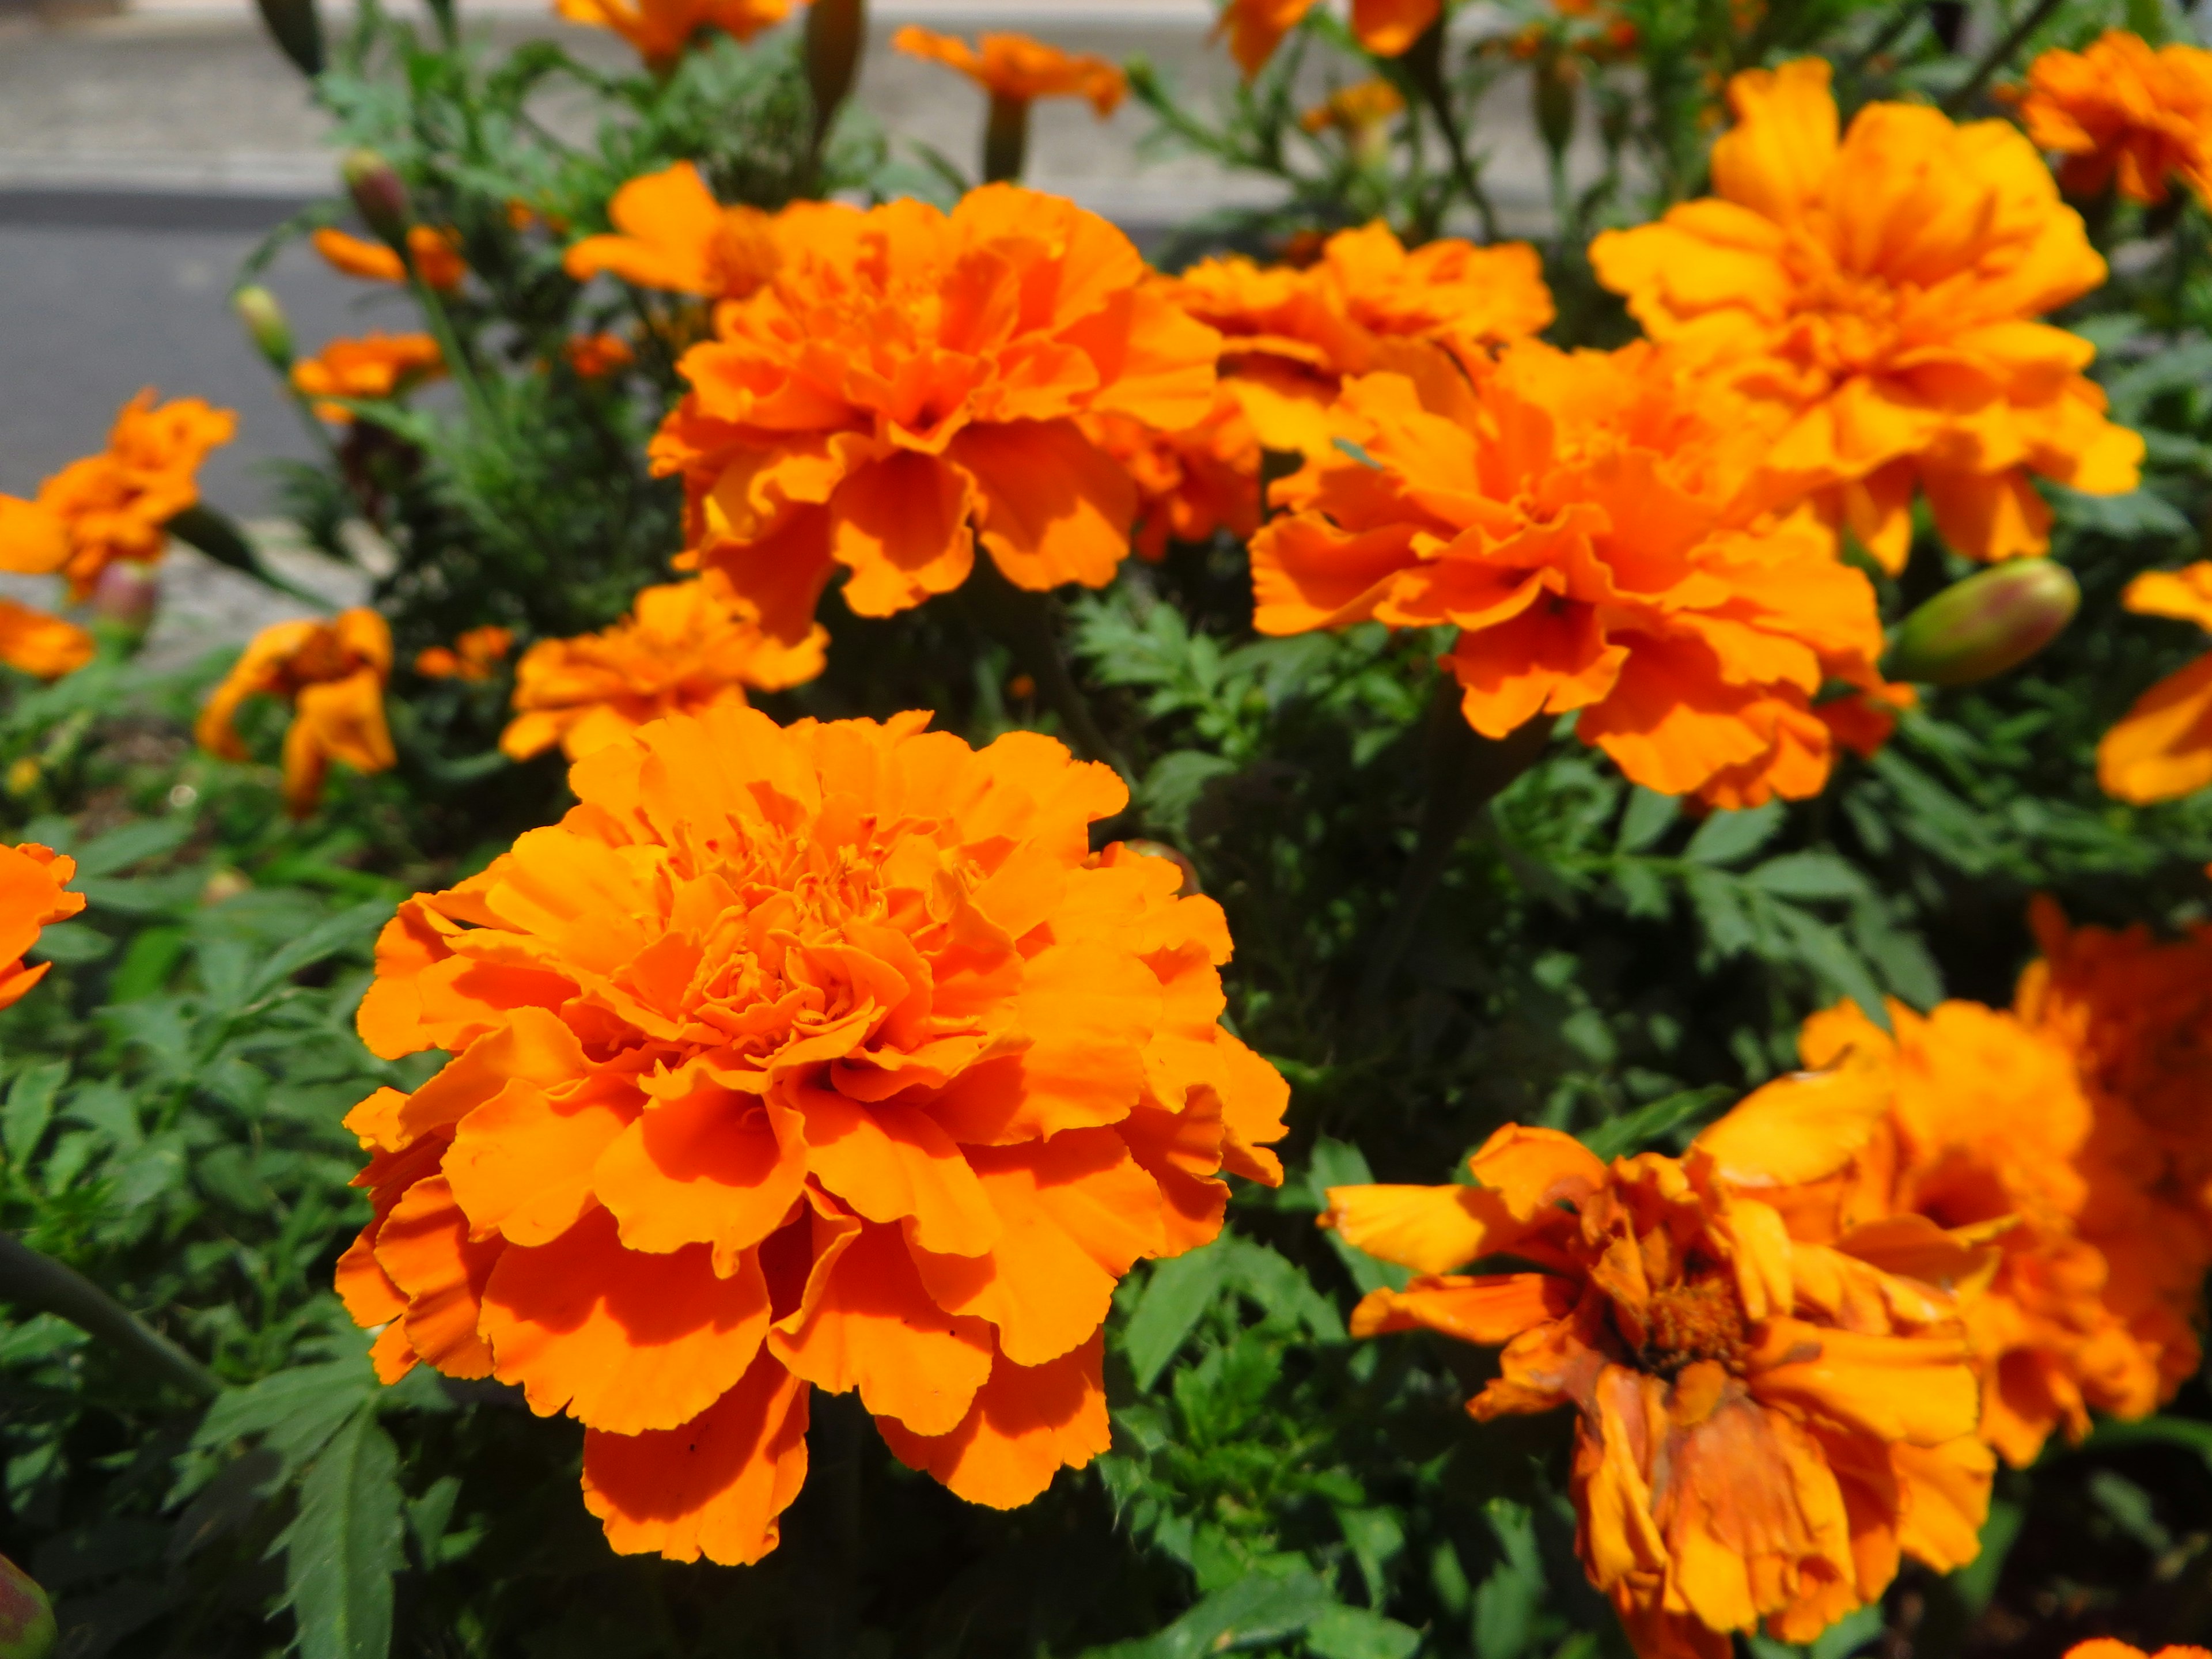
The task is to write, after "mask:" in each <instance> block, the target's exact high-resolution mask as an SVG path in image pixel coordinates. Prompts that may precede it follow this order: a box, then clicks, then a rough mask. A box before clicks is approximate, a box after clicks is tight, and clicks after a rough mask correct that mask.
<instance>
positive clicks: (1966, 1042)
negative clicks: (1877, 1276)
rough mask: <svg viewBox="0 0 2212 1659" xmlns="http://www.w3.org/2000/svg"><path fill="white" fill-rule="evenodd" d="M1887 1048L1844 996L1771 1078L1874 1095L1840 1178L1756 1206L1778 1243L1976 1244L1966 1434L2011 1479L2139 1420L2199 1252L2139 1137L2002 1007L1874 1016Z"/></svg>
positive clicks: (2209, 1254) (2175, 1385)
mask: <svg viewBox="0 0 2212 1659" xmlns="http://www.w3.org/2000/svg"><path fill="white" fill-rule="evenodd" d="M1889 1018H1890V1024H1891V1025H1892V1026H1893V1029H1894V1031H1895V1036H1892V1035H1891V1034H1890V1033H1889V1032H1887V1031H1884V1030H1882V1029H1881V1027H1879V1026H1877V1025H1876V1024H1875V1023H1874V1022H1873V1021H1872V1020H1870V1019H1869V1018H1867V1017H1866V1015H1865V1014H1864V1013H1863V1012H1861V1011H1860V1010H1859V1008H1858V1006H1857V1004H1855V1003H1848V1002H1847V1003H1844V1004H1843V1005H1841V1006H1838V1007H1836V1008H1833V1009H1831V1010H1830V1011H1828V1012H1826V1013H1823V1014H1818V1015H1815V1016H1814V1018H1811V1019H1809V1020H1808V1021H1807V1022H1806V1023H1805V1028H1804V1030H1803V1033H1802V1036H1800V1038H1799V1043H1798V1048H1799V1052H1800V1053H1801V1054H1802V1056H1803V1057H1804V1060H1805V1063H1806V1065H1807V1066H1812V1067H1814V1068H1818V1069H1816V1071H1815V1072H1814V1073H1808V1074H1801V1075H1800V1076H1799V1077H1798V1078H1796V1079H1785V1080H1784V1082H1782V1083H1780V1084H1777V1085H1771V1086H1772V1087H1773V1088H1775V1089H1776V1090H1777V1091H1781V1092H1784V1093H1787V1092H1788V1091H1790V1090H1792V1089H1798V1090H1818V1089H1822V1088H1826V1087H1828V1086H1830V1085H1829V1084H1828V1083H1827V1080H1826V1077H1825V1076H1824V1075H1823V1074H1822V1073H1823V1072H1825V1070H1826V1068H1831V1067H1834V1066H1839V1065H1844V1064H1846V1063H1849V1064H1853V1065H1857V1066H1863V1067H1868V1068H1870V1074H1871V1075H1873V1076H1875V1078H1877V1079H1879V1080H1880V1083H1881V1086H1882V1087H1883V1088H1884V1089H1886V1090H1887V1092H1888V1096H1889V1106H1888V1110H1887V1115H1885V1116H1884V1117H1883V1118H1882V1119H1881V1121H1879V1122H1877V1123H1875V1125H1873V1126H1872V1132H1871V1133H1869V1135H1868V1137H1867V1138H1866V1140H1865V1143H1864V1144H1863V1146H1860V1147H1859V1148H1857V1151H1856V1152H1854V1153H1853V1155H1852V1158H1851V1161H1850V1164H1849V1165H1848V1167H1847V1168H1846V1169H1845V1170H1842V1171H1839V1172H1838V1173H1837V1175H1836V1176H1834V1178H1833V1179H1832V1180H1830V1181H1827V1182H1824V1183H1822V1184H1821V1185H1820V1186H1819V1187H1818V1188H1813V1189H1810V1190H1807V1189H1803V1188H1786V1187H1785V1188H1779V1189H1778V1191H1777V1192H1776V1193H1775V1194H1772V1195H1771V1201H1772V1202H1773V1203H1774V1204H1775V1205H1776V1206H1777V1207H1778V1208H1780V1209H1782V1210H1783V1211H1784V1212H1785V1213H1787V1214H1788V1215H1789V1216H1790V1224H1791V1236H1792V1237H1805V1238H1811V1239H1814V1240H1815V1241H1817V1242H1819V1243H1837V1242H1838V1240H1841V1239H1845V1238H1851V1237H1875V1236H1877V1235H1879V1234H1880V1233H1881V1231H1882V1230H1883V1229H1884V1228H1885V1227H1887V1226H1891V1225H1893V1219H1892V1218H1899V1217H1920V1218H1926V1219H1927V1220H1929V1221H1931V1222H1933V1223H1935V1224H1936V1225H1937V1226H1939V1227H1941V1228H1942V1229H1944V1230H1946V1231H1949V1232H1950V1233H1951V1234H1952V1236H1953V1238H1954V1242H1956V1243H1960V1244H1962V1245H1966V1246H1968V1247H1986V1249H1988V1250H1989V1251H1990V1253H1991V1255H1992V1261H1991V1262H1990V1267H1989V1268H1988V1269H1987V1270H1986V1271H1984V1273H1978V1274H1976V1275H1975V1276H1974V1278H1973V1279H1972V1282H1970V1283H1967V1284H1964V1285H1961V1286H1960V1301H1961V1309H1962V1314H1963V1317H1964V1320H1965V1324H1966V1340H1967V1343H1968V1346H1970V1347H1971V1348H1972V1351H1973V1356H1974V1365H1975V1370H1976V1371H1977V1372H1978V1374H1979V1376H1980V1377H1981V1385H1982V1411H1981V1421H1980V1426H1979V1429H1978V1432H1979V1434H1980V1436H1981V1437H1982V1438H1983V1439H1984V1440H1985V1441H1987V1442H1988V1443H1989V1444H1990V1446H1991V1447H1993V1448H1994V1449H1996V1451H1997V1452H1998V1453H1999V1454H2000V1455H2002V1456H2003V1458H2004V1459H2005V1460H2006V1462H2009V1463H2012V1464H2014V1465H2015V1467H2019V1468H2026V1467H2027V1465H2028V1464H2030V1463H2033V1462H2034V1461H2035V1459H2036V1457H2037V1455H2039V1453H2040V1452H2041V1451H2042V1449H2043V1445H2044V1443H2045V1441H2046V1440H2047V1439H2049V1438H2050V1437H2051V1431H2053V1430H2054V1429H2057V1428H2059V1427H2061V1426H2063V1428H2064V1429H2065V1431H2066V1432H2067V1435H2068V1437H2069V1438H2070V1439H2072V1440H2075V1441H2077V1442H2078V1441H2080V1440H2081V1438H2082V1437H2083V1436H2085V1435H2086V1434H2087V1433H2088V1431H2089V1413H2090V1410H2091V1409H2092V1408H2094V1409H2096V1410H2098V1411H2102V1412H2108V1413H2112V1414H2113V1415H2115V1416H2118V1417H2122V1418H2141V1417H2147V1416H2148V1415H2149V1414H2150V1413H2152V1412H2154V1411H2155V1410H2156V1409H2157V1408H2158V1407H2159V1406H2160V1404H2161V1403H2162V1402H2163V1401H2166V1400H2168V1399H2170V1398H2172V1395H2173V1393H2174V1391H2175V1390H2176V1389H2179V1387H2180V1386H2181V1384H2182V1383H2184V1382H2185V1381H2187V1380H2188V1379H2189V1377H2191V1376H2193V1375H2194V1374H2195V1373H2196V1370H2197V1361H2198V1358H2199V1353H2198V1348H2197V1334H2196V1329H2195V1319H2196V1310H2197V1299H2198V1293H2199V1290H2200V1287H2201V1285H2202V1284H2203V1278H2204V1269H2205V1267H2206V1265H2207V1263H2208V1261H2212V1239H2208V1237H2207V1235H2206V1231H2205V1229H2204V1227H2203V1225H2201V1223H2200V1222H2199V1221H2198V1219H2197V1218H2196V1217H2195V1216H2194V1215H2192V1214H2191V1211H2190V1210H2189V1208H2187V1207H2186V1206H2185V1205H2183V1204H2182V1203H2180V1202H2178V1201H2176V1199H2175V1198H2174V1197H2173V1196H2172V1195H2171V1194H2169V1193H2168V1192H2167V1191H2166V1190H2164V1188H2165V1185H2166V1183H2165V1164H2164V1159H2163V1158H2162V1156H2161V1155H2160V1152H2159V1150H2158V1148H2157V1146H2156V1144H2155V1142H2154V1139H2153V1137H2152V1136H2151V1134H2150V1133H2149V1131H2148V1129H2147V1128H2146V1127H2145V1126H2144V1125H2143V1123H2142V1121H2141V1120H2140V1119H2139V1118H2138V1117H2137V1116H2136V1113H2135V1112H2134V1110H2133V1109H2131V1108H2130V1106H2128V1105H2127V1104H2126V1103H2124V1101H2122V1100H2120V1099H2119V1098H2118V1097H2115V1096H2112V1095H2110V1094H2108V1093H2104V1092H2102V1091H2093V1090H2091V1089H2089V1088H2088V1087H2087V1086H2086V1085H2085V1082H2084V1079H2083V1078H2082V1076H2081V1072H2080V1070H2079V1068H2078V1067H2077V1065H2076V1058H2075V1052H2074V1050H2073V1048H2072V1047H2071V1046H2070V1045H2069V1043H2068V1042H2065V1041H2064V1040H2063V1037H2062V1036H2060V1035H2059V1034H2057V1032H2054V1031H2052V1030H2046V1029H2042V1028H2039V1027H2038V1026H2037V1025H2036V1024H2033V1023H2031V1022H2029V1021H2027V1020H2026V1019H2023V1018H2021V1016H2020V1015H2018V1014H2015V1013H2013V1012H2008V1011H2006V1010H2003V1009H1995V1008H1985V1007H1984V1006H1981V1005H1980V1004H1979V1003H1972V1002H1946V1003H1944V1004H1942V1006H1939V1007H1937V1008H1936V1009H1935V1010H1934V1012H1931V1013H1929V1014H1928V1015H1926V1016H1924V1017H1923V1016H1921V1015H1918V1014H1916V1013H1914V1012H1912V1010H1911V1009H1910V1008H1907V1007H1905V1006H1903V1005H1901V1004H1898V1003H1892V1004H1891V1005H1890V1007H1889Z"/></svg>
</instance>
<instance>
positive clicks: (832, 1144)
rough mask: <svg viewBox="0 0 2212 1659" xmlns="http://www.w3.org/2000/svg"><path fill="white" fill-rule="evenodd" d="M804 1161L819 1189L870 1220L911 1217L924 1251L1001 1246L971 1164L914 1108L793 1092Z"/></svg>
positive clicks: (806, 1091) (969, 1252) (820, 1092)
mask: <svg viewBox="0 0 2212 1659" xmlns="http://www.w3.org/2000/svg"><path fill="white" fill-rule="evenodd" d="M794 1103H795V1104H797V1105H798V1107H799V1109H800V1111H801V1112H803V1113H804V1114H805V1119H806V1158H807V1167H808V1168H809V1169H811V1170H812V1171H813V1172H814V1175H815V1176H816V1177H817V1179H818V1180H819V1181H820V1182H822V1184H823V1186H824V1187H826V1188H829V1190H830V1191H831V1192H833V1193H835V1194H836V1195H837V1196H838V1197H839V1198H841V1199H843V1200H845V1201H846V1202H847V1203H848V1204H849V1205H851V1206H853V1208H854V1209H855V1210H857V1211H859V1212H860V1214H862V1215H864V1216H866V1218H868V1219H869V1220H871V1221H899V1220H904V1219H908V1218H911V1223H910V1225H911V1228H912V1233H911V1237H913V1239H914V1241H915V1243H916V1244H918V1245H920V1246H921V1248H922V1249H930V1250H942V1251H947V1252H950V1253H951V1254H952V1255H980V1254H981V1253H982V1252H983V1251H985V1250H987V1249H990V1248H991V1246H992V1245H993V1244H994V1243H997V1242H998V1240H999V1237H1000V1231H1001V1229H1000V1222H999V1218H998V1216H997V1215H996V1214H995V1213H994V1210H993V1208H992V1204H991V1200H990V1198H989V1197H988V1195H987V1194H986V1192H985V1190H984V1188H983V1186H982V1185H981V1182H978V1181H977V1180H976V1178H975V1170H974V1169H973V1168H971V1167H970V1165H969V1161H968V1160H967V1159H966V1158H963V1157H962V1156H961V1153H960V1149H959V1148H958V1147H957V1146H955V1145H954V1144H953V1141H952V1139H951V1136H950V1135H948V1134H946V1133H945V1131H944V1130H943V1129H941V1128H939V1127H938V1126H937V1124H936V1123H935V1122H934V1121H933V1120H931V1119H930V1118H928V1117H926V1116H925V1115H922V1114H921V1113H920V1112H918V1111H915V1109H913V1108H912V1107H909V1106H896V1105H892V1104H890V1103H884V1104H881V1105H878V1106H872V1107H871V1106H863V1105H861V1104H860V1103H858V1102H857V1101H851V1100H848V1099H846V1098H845V1097H843V1096H842V1095H836V1094H832V1093H831V1092H829V1091H828V1090H826V1089H801V1090H798V1091H794Z"/></svg>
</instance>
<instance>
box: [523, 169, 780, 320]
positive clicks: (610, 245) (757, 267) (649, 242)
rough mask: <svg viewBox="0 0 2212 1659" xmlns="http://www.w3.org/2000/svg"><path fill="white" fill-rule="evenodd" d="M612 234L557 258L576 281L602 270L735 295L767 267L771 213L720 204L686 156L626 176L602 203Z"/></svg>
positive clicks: (638, 280)
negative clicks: (672, 163) (671, 163)
mask: <svg viewBox="0 0 2212 1659" xmlns="http://www.w3.org/2000/svg"><path fill="white" fill-rule="evenodd" d="M607 218H608V219H609V221H610V222H612V224H613V225H614V228H615V232H614V234H606V235H599V236H586V237H584V238H583V239H581V240H579V241H577V242H574V243H572V244H571V245H570V246H569V248H568V252H567V253H566V254H565V255H563V256H562V266H563V268H564V269H566V270H567V271H568V274H569V275H570V276H573V277H574V278H575V279H576V280H577V281H578V282H580V283H587V282H589V281H590V280H591V279H592V277H594V276H598V275H599V273H600V272H602V271H605V272H606V273H607V274H608V275H610V276H619V277H621V278H622V279H623V281H624V282H626V283H635V284H636V285H637V286H638V287H640V288H657V289H667V290H669V291H670V292H672V293H677V294H696V295H701V296H702V297H703V298H707V299H713V300H742V299H744V298H745V297H746V296H747V295H750V294H752V293H755V292H756V291H757V290H758V289H759V288H760V286H761V285H762V284H763V283H765V282H767V281H768V279H769V277H770V276H774V275H775V270H776V266H777V265H778V264H780V263H781V258H782V256H781V254H780V253H779V252H777V249H776V244H775V230H774V226H775V220H774V218H773V217H772V216H770V215H769V214H765V213H763V212H762V211H761V210H759V209H758V208H751V207H742V206H739V207H724V206H723V205H722V204H720V202H718V201H716V200H715V199H714V192H713V191H710V190H708V188H707V181H706V180H705V179H702V178H701V177H700V176H699V169H698V168H697V167H694V166H692V164H691V163H690V162H689V161H678V163H677V164H676V165H675V166H674V167H665V168H664V169H662V170H661V171H660V172H659V173H646V174H644V175H643V176H642V177H640V178H636V179H631V180H630V181H629V183H628V184H626V185H623V187H622V188H621V189H620V190H618V191H616V192H615V193H614V197H613V199H612V200H611V201H610V202H609V203H608V204H607Z"/></svg>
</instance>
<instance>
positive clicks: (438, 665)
mask: <svg viewBox="0 0 2212 1659" xmlns="http://www.w3.org/2000/svg"><path fill="white" fill-rule="evenodd" d="M513 647H514V630H513V629H511V628H501V627H500V626H499V625H498V624H496V623H486V624H485V625H484V626H483V627H482V628H471V629H469V630H468V631H467V632H466V633H465V634H463V635H461V636H460V637H459V639H457V640H455V641H453V645H452V646H451V647H446V646H442V645H434V646H432V647H429V648H428V650H426V651H422V652H418V653H416V658H415V671H416V673H418V674H420V675H422V678H425V679H431V680H488V679H489V678H491V677H492V674H493V672H494V671H495V670H496V669H497V668H498V667H499V665H500V664H501V663H503V662H505V661H506V660H507V653H508V652H509V651H510V650H512V649H513Z"/></svg>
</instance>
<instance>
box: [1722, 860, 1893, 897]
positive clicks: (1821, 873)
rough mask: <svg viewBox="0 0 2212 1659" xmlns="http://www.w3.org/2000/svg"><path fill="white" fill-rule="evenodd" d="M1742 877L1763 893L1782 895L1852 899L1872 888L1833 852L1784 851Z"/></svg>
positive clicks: (1863, 894)
mask: <svg viewBox="0 0 2212 1659" xmlns="http://www.w3.org/2000/svg"><path fill="white" fill-rule="evenodd" d="M1744 879H1745V880H1747V881H1748V882H1749V883H1750V884H1752V885H1753V886H1754V887H1756V888H1758V889H1759V891H1761V892H1762V893H1771V894H1772V895H1773V896H1775V897H1777V898H1785V899H1806V900H1814V901H1817V900H1821V899H1855V898H1863V897H1865V896H1867V895H1868V894H1869V892H1871V891H1872V889H1870V888H1869V886H1868V885H1867V879H1866V878H1865V877H1864V876H1863V875H1861V874H1860V873H1859V872H1857V870H1855V869H1853V868H1852V867H1851V866H1850V865H1849V864H1847V863H1845V862H1844V860H1842V859H1839V858H1838V857H1837V856H1836V855H1835V854H1833V853H1820V852H1811V853H1784V854H1782V855H1781V856H1780V857H1778V858H1771V859H1769V860H1766V862H1765V863H1764V864H1762V865H1759V866H1757V867H1756V868H1754V869H1753V870H1752V871H1750V872H1748V873H1747V875H1746V876H1745V878H1744Z"/></svg>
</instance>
